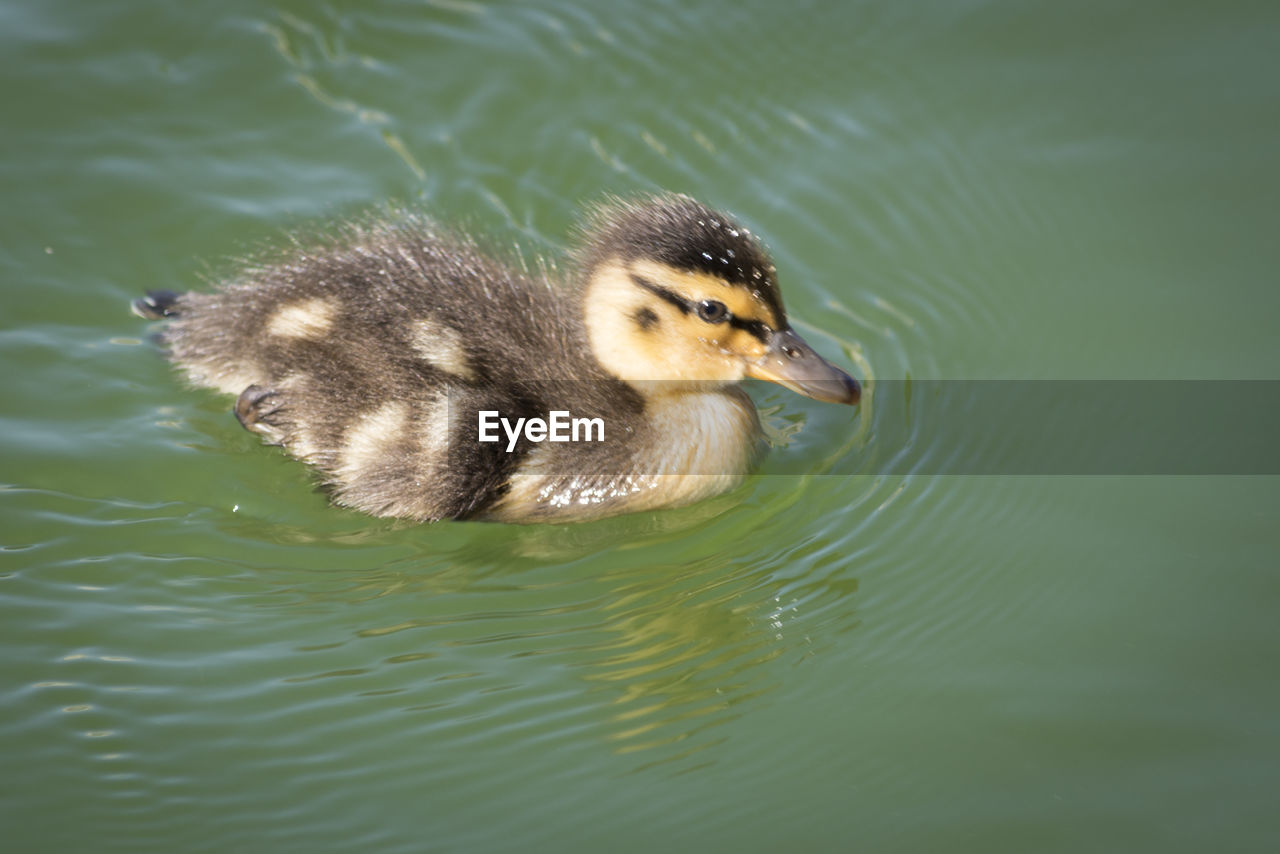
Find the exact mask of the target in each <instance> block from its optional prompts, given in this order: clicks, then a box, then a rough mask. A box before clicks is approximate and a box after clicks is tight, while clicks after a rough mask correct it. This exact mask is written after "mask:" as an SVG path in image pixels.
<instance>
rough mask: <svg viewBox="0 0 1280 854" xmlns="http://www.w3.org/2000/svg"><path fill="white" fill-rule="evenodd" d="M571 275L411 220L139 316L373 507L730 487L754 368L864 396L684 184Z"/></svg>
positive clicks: (599, 228) (459, 510)
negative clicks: (802, 331)
mask: <svg viewBox="0 0 1280 854" xmlns="http://www.w3.org/2000/svg"><path fill="white" fill-rule="evenodd" d="M574 238H575V240H574V244H575V245H574V248H572V249H571V251H570V253H569V255H568V264H567V265H566V266H567V268H568V271H569V272H568V274H567V275H563V276H561V275H558V274H557V273H555V272H554V271H555V269H556V268H555V267H554V266H553V264H552V263H548V262H545V261H544V262H543V263H542V264H541V266H539V267H538V272H536V273H531V272H529V271H528V266H527V265H524V264H521V265H519V267H517V265H515V264H513V263H509V262H506V261H504V260H502V259H500V258H498V257H495V256H494V255H493V254H491V253H490V252H487V251H486V250H484V249H482V248H481V245H480V244H479V243H478V242H477V241H476V240H475V239H474V238H472V237H470V236H469V235H468V234H466V233H465V232H462V231H460V230H455V229H450V228H447V227H445V226H443V225H441V224H439V223H438V222H436V221H435V220H434V219H431V218H429V217H427V216H424V215H422V214H419V213H413V212H408V213H406V212H400V213H396V214H387V213H382V214H373V215H366V216H365V217H364V218H358V219H357V220H356V221H354V222H349V223H345V224H341V225H339V226H338V227H337V228H335V229H331V230H330V231H329V232H328V233H327V234H326V235H325V236H324V237H323V238H319V239H308V238H295V239H294V240H293V241H292V242H291V243H290V244H289V245H288V247H287V248H286V249H284V250H283V251H280V250H277V251H276V252H275V254H273V255H269V256H263V257H258V258H255V259H252V260H250V261H244V262H241V266H240V267H239V268H238V269H237V270H236V271H235V272H234V273H233V274H232V275H231V276H230V277H228V278H227V279H226V280H224V281H222V282H220V283H218V284H217V285H216V286H215V287H214V289H213V290H212V291H189V292H186V293H177V292H174V291H168V290H153V291H148V292H147V294H146V296H145V297H143V298H140V299H137V300H135V301H133V303H132V309H133V312H134V313H135V314H137V315H139V316H141V317H142V318H145V319H147V320H163V321H166V326H165V327H164V328H163V329H162V330H161V331H160V332H159V333H158V335H157V336H156V337H157V340H158V341H159V342H160V345H161V347H162V348H163V350H164V352H165V353H166V355H167V356H168V358H169V359H170V360H171V361H172V362H173V363H174V364H175V365H176V366H177V368H178V369H180V370H181V371H182V373H184V374H185V377H186V379H187V380H188V381H189V382H190V383H191V384H193V385H195V386H200V387H207V388H211V389H215V390H217V391H219V392H223V393H225V394H228V395H233V396H235V404H234V407H233V411H234V413H235V416H236V418H237V419H238V420H239V421H240V423H241V424H242V425H243V426H244V427H245V428H246V429H247V430H249V431H252V432H254V433H256V434H258V435H259V436H260V437H261V438H262V440H263V441H264V442H266V443H267V444H271V445H278V446H282V447H283V448H284V450H285V451H286V452H287V453H289V454H290V455H292V456H294V457H296V458H298V459H299V460H301V461H303V462H304V463H307V464H309V465H310V466H312V467H313V468H314V469H315V470H316V471H317V472H318V473H319V475H320V478H321V481H322V486H323V488H324V489H325V490H326V491H327V492H328V494H329V496H330V498H331V500H332V501H333V502H334V503H336V504H339V505H342V506H346V507H350V508H353V509H356V510H359V511H363V512H365V513H368V514H371V515H373V516H383V517H398V518H405V519H410V520H414V521H419V522H435V521H439V520H445V519H455V520H485V521H495V522H513V523H538V522H549V523H560V522H573V521H582V520H588V519H596V518H600V517H604V516H612V515H616V514H620V513H628V512H636V511H645V510H657V509H662V508H668V507H677V506H682V505H688V504H691V503H694V502H697V501H701V500H703V499H706V498H709V497H711V496H714V495H718V494H720V493H723V492H726V491H728V490H731V489H733V488H734V487H736V486H737V485H738V484H739V483H741V482H742V480H743V479H744V477H745V476H746V475H747V474H748V472H749V471H750V470H751V468H752V467H753V465H754V464H755V463H756V462H757V461H758V459H759V457H760V454H761V452H762V447H763V444H764V442H763V431H762V428H761V422H760V418H759V415H758V413H757V411H756V407H755V405H754V404H753V402H752V400H751V398H750V397H749V396H748V395H747V394H746V392H745V391H744V390H743V388H742V387H741V385H740V383H741V381H742V380H744V379H747V378H755V379H759V380H765V381H769V382H773V383H777V384H779V385H782V386H783V387H785V388H787V389H790V390H791V391H794V392H797V393H799V394H801V395H804V396H806V397H809V398H813V399H815V400H819V401H824V402H831V403H840V404H848V405H853V404H857V403H858V401H859V397H860V386H859V383H858V381H857V380H856V379H854V378H853V377H852V376H851V375H850V374H849V373H847V372H846V371H845V370H843V369H842V368H840V367H837V366H836V365H834V364H833V363H831V362H829V361H827V360H826V359H824V358H823V357H822V356H820V355H819V354H818V353H817V352H816V351H815V350H814V349H813V348H812V347H811V346H810V345H809V344H808V343H806V342H805V341H804V339H803V338H802V337H801V336H800V335H798V334H797V333H796V331H795V329H794V328H793V327H792V326H791V324H790V323H789V321H788V319H787V314H786V311H785V310H784V308H783V302H782V297H781V294H780V291H779V287H778V280H777V278H778V277H777V268H776V266H775V265H774V263H773V262H772V260H771V259H770V256H769V253H768V251H767V250H766V249H765V247H764V244H763V243H762V242H761V240H760V239H759V238H758V237H757V236H756V235H754V234H752V233H751V231H749V230H748V229H747V228H746V227H744V226H743V225H741V224H740V223H739V222H738V221H737V220H735V219H734V218H732V217H731V216H729V215H728V214H725V213H721V212H718V211H716V210H714V209H712V208H710V207H707V206H706V205H704V204H702V203H701V202H698V201H696V200H694V199H693V198H690V197H689V196H685V195H681V194H675V193H660V194H654V195H650V196H643V197H639V198H632V199H619V198H612V197H611V198H608V199H606V200H604V201H602V202H600V203H597V204H596V205H594V206H592V208H591V209H590V210H589V212H588V215H587V216H586V218H585V220H584V222H583V223H582V224H581V225H580V226H579V227H578V228H577V231H576V233H575V235H574Z"/></svg>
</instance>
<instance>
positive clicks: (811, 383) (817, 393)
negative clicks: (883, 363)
mask: <svg viewBox="0 0 1280 854" xmlns="http://www.w3.org/2000/svg"><path fill="white" fill-rule="evenodd" d="M747 376H749V377H752V378H754V379H758V380H767V381H768V382H771V383H777V384H778V385H780V386H783V387H784V388H789V389H791V390H792V391H794V392H796V393H797V394H803V395H804V396H805V397H811V398H813V399H814V400H820V401H822V402H824V403H847V404H850V405H852V404H855V403H857V402H858V400H859V399H860V398H861V397H862V387H861V386H859V385H858V381H857V380H855V379H854V378H853V377H851V376H849V375H848V374H847V373H845V372H844V371H843V370H841V369H840V368H838V367H836V366H835V365H833V364H831V363H830V362H828V361H827V360H826V359H824V358H822V357H821V356H819V355H818V354H817V352H816V351H815V350H814V349H813V348H812V347H810V346H809V344H808V342H806V341H805V340H804V339H803V338H801V337H800V336H799V335H797V334H796V333H795V332H794V331H793V330H791V329H784V330H782V331H780V332H775V333H774V334H773V337H772V339H771V340H770V341H769V348H768V350H766V351H765V354H764V356H763V357H762V358H760V359H759V360H757V361H755V362H751V363H749V364H748V365H747Z"/></svg>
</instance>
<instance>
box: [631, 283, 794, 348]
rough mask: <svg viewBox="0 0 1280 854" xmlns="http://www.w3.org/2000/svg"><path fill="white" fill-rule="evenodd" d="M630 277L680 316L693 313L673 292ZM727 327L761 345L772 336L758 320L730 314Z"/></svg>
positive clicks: (687, 303)
mask: <svg viewBox="0 0 1280 854" xmlns="http://www.w3.org/2000/svg"><path fill="white" fill-rule="evenodd" d="M630 275H631V281H632V282H634V283H635V284H636V285H638V286H639V287H642V288H644V289H645V290H646V291H649V292H650V293H653V294H657V295H658V296H660V297H662V298H663V299H664V300H666V301H667V302H669V303H671V304H672V305H674V306H675V307H676V308H678V309H680V313H681V314H689V313H690V312H692V311H693V303H692V302H691V301H689V300H687V299H685V298H684V297H682V296H680V295H679V294H677V293H676V292H675V291H672V290H668V289H667V288H664V287H663V286H662V285H660V284H658V283H657V282H651V281H649V280H648V279H646V278H645V277H644V276H637V275H636V274H635V273H631V274H630ZM729 325H730V326H732V327H733V328H734V329H741V330H742V331H743V332H746V333H747V334H748V335H751V336H752V337H754V338H756V339H758V340H759V341H760V343H762V344H768V343H769V338H770V336H772V335H773V330H772V329H770V328H769V327H768V325H767V324H765V323H763V322H762V321H759V320H743V319H742V318H740V317H734V316H733V315H732V314H730V315H729Z"/></svg>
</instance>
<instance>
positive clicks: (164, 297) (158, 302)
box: [129, 291, 179, 320]
mask: <svg viewBox="0 0 1280 854" xmlns="http://www.w3.org/2000/svg"><path fill="white" fill-rule="evenodd" d="M178 296H179V294H178V293H177V292H176V291H147V295H146V296H145V297H141V298H140V299H136V300H134V301H133V302H132V303H130V304H129V307H130V308H131V309H132V310H133V313H134V314H136V315H138V317H141V318H144V319H146V320H160V319H161V318H165V317H177V316H178V308H177V302H178Z"/></svg>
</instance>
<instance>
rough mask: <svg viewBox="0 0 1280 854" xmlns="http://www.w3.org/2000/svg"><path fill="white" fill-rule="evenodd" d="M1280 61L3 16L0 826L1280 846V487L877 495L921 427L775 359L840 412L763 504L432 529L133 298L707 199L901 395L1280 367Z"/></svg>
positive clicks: (1267, 481) (602, 28) (454, 13)
mask: <svg viewBox="0 0 1280 854" xmlns="http://www.w3.org/2000/svg"><path fill="white" fill-rule="evenodd" d="M1278 50H1280V7H1277V6H1275V5H1274V4H1263V3H1244V2H1240V3H1219V4H1205V3H1191V2H1171V3H1132V4H1119V3H1113V2H1107V0H1089V1H1088V2H1083V3H1051V2H1029V3H1028V2H1011V0H991V2H953V0H934V2H912V3H893V2H889V0H874V2H873V0H866V2H852V3H840V4H837V3H813V4H804V5H796V4H783V3H770V2H763V0H759V2H746V3H728V2H725V3H701V4H679V3H673V2H669V0H668V1H667V2H659V3H641V2H631V3H623V2H619V3H587V2H578V3H571V2H556V0H531V2H506V3H492V4H490V3H482V2H466V0H462V1H461V2H459V0H438V1H437V2H423V3H412V2H379V3H357V2H350V0H330V2H326V3H323V4H315V3H305V2H286V3H249V2H243V0H234V2H223V3H172V2H156V0H135V2H129V3H91V2H70V0H40V2H33V0H18V2H13V0H9V2H4V3H2V4H0V81H2V83H3V85H2V86H0V107H2V111H0V115H2V116H3V129H2V130H0V174H2V183H0V186H3V188H4V201H5V204H4V205H3V208H0V234H2V235H3V241H2V242H0V300H2V303H0V313H2V317H3V322H2V323H0V358H2V359H3V362H2V364H3V368H4V369H3V375H2V376H0V483H3V484H4V486H3V488H0V653H2V655H0V709H3V715H2V716H0V762H2V767H3V771H2V773H0V836H2V838H3V840H4V842H3V848H4V850H5V851H6V852H37V851H39V852H44V851H49V852H53V851H57V852H62V851H113V852H138V851H156V852H177V851H219V852H222V851H264V852H265V851H310V852H315V851H326V852H327V851H333V852H351V851H404V852H416V851H547V852H558V851H576V850H581V851H595V850H616V851H651V850H667V849H673V850H746V851H773V850H797V851H820V850H864V851H890V850H893V851H929V850H946V851H973V852H989V851H993V850H1001V851H1084V850H1089V851H1092V850H1124V851H1170V850H1178V851H1204V850H1215V851H1217V850H1224V851H1270V850H1273V849H1274V846H1275V843H1276V839H1277V838H1280V820H1278V819H1277V818H1276V811H1275V798H1276V792H1277V789H1278V786H1280V680H1277V678H1276V661H1277V652H1278V647H1280V621H1278V620H1277V619H1276V615H1275V611H1276V603H1277V602H1278V601H1280V575H1278V573H1277V563H1280V561H1278V555H1280V548H1278V546H1280V533H1277V531H1280V525H1278V521H1280V520H1278V517H1280V480H1278V479H1277V478H1275V477H1262V476H1255V477H1249V476H1234V477H1219V476H1200V477H1186V476H1156V477H1124V476H1105V475H1103V476H1090V477H1072V476H1047V475H1040V476H1037V475H1034V474H1032V475H1023V476H1016V477H1015V476H965V477H959V476H955V477H941V476H931V475H929V474H928V473H924V472H919V471H907V472H905V473H897V474H893V475H865V476H852V475H838V476H837V475H834V474H826V473H828V472H836V471H860V470H861V469H860V468H859V467H858V465H856V464H851V463H850V457H849V455H875V454H879V455H882V456H891V455H892V454H893V453H894V450H895V449H894V448H892V447H885V446H884V445H885V444H886V443H887V440H884V437H883V436H881V437H880V439H881V440H882V441H881V444H880V445H877V441H878V440H877V436H878V434H876V433H875V432H874V431H873V432H872V433H871V434H870V435H869V436H868V437H867V441H866V442H863V443H853V444H852V445H851V444H849V443H847V442H846V441H845V439H846V436H847V435H848V434H850V432H851V431H852V430H854V429H855V428H856V426H857V425H858V424H859V423H860V422H859V420H858V419H853V420H848V419H849V414H850V413H849V410H840V411H839V416H838V417H839V418H841V419H845V421H843V422H838V421H836V420H835V419H836V417H837V416H836V415H834V414H833V413H834V411H835V410H833V409H832V408H830V407H824V406H823V405H822V404H818V403H814V402H812V401H808V400H804V399H800V398H798V397H796V396H794V395H790V394H788V393H787V392H785V391H783V390H780V389H775V388H772V387H767V388H766V387H758V388H754V389H753V390H752V391H753V394H756V395H757V397H758V399H759V400H760V401H761V403H762V404H763V405H765V406H767V407H781V408H780V410H778V411H777V412H776V413H775V414H774V416H773V417H774V418H776V419H778V420H780V421H781V422H784V423H789V424H796V425H801V429H800V432H799V433H798V435H796V436H795V437H794V441H793V442H792V444H791V445H790V446H789V447H786V448H782V449H779V450H777V451H775V453H774V456H773V457H772V458H771V459H770V461H769V462H768V463H767V464H766V468H765V472H766V474H764V475H763V476H760V477H757V478H756V479H754V480H752V481H751V482H750V483H749V484H748V485H746V486H745V487H744V488H742V489H741V490H739V491H738V492H736V493H734V494H732V495H731V496H728V497H726V498H723V499H720V500H717V501H713V502H710V503H708V504H704V505H700V506H698V507H695V508H692V509H688V510H683V511H677V512H668V513H660V514H645V515H639V516H633V517H624V518H619V519H614V520H607V521H604V522H600V523H594V524H590V525H582V526H569V527H558V528H555V527H544V528H537V527H533V528H511V527H502V526H494V525H478V524H441V525H436V526H413V525H408V524H404V523H398V522H389V521H386V520H376V519H371V518H368V517H364V516H361V515H359V514H355V513H352V512H348V511H344V510H339V509H335V508H332V507H330V506H329V505H328V504H327V503H326V501H325V499H324V497H323V496H322V495H320V494H319V493H318V492H316V491H315V489H314V487H313V482H312V480H311V479H310V477H309V475H308V473H307V471H306V470H305V469H304V467H302V466H301V465H299V464H298V463H296V462H293V461H291V460H288V459H287V458H285V457H283V456H282V455H281V454H280V453H278V452H277V451H276V450H274V449H270V448H265V447H262V446H261V445H259V443H258V441H257V440H256V439H255V438H254V437H252V436H251V435H249V434H248V433H246V432H244V431H243V430H241V429H240V427H239V426H238V425H237V424H236V422H235V420H234V419H233V418H232V417H231V416H230V414H229V401H227V400H226V399H223V398H219V397H218V396H216V395H213V394H211V393H207V392H199V391H192V390H188V389H185V388H183V387H182V386H181V384H180V383H179V381H178V380H177V379H176V377H175V376H174V374H173V373H172V372H171V370H170V369H169V367H168V365H167V364H166V363H165V362H164V361H163V360H162V359H161V358H160V357H159V356H158V355H157V353H156V351H155V349H154V347H153V346H152V345H151V344H150V343H149V342H148V341H147V334H148V332H147V326H146V325H145V324H144V323H142V322H141V321H139V320H137V319H136V318H133V317H131V316H130V315H129V314H128V313H127V311H126V304H127V301H128V300H129V299H131V298H132V297H134V296H136V295H138V294H139V293H140V292H141V291H142V290H143V289H145V288H149V287H152V288H154V287H170V288H177V289H185V288H188V287H197V286H201V282H202V281H203V280H204V277H206V276H212V277H216V276H218V275H219V274H220V273H222V272H225V271H226V270H228V269H230V267H231V263H230V262H229V261H228V260H227V259H229V258H232V257H234V256H235V255H237V254H239V253H243V252H246V251H248V250H251V249H253V248H254V247H256V246H258V245H260V244H261V243H262V242H263V241H267V242H270V241H272V240H275V239H279V237H280V235H281V234H283V233H284V232H285V231H287V230H288V229H290V228H293V227H298V226H307V225H310V224H314V223H315V222H317V221H323V220H325V219H329V218H334V217H340V216H343V215H348V214H352V213H355V212H358V211H360V210H363V209H365V208H367V207H370V206H374V205H377V204H380V203H382V202H384V201H385V200H388V199H391V200H396V201H399V202H401V203H409V204H415V205H419V206H421V207H424V208H426V209H427V210H430V211H432V212H434V213H435V214H437V215H440V216H442V217H445V218H448V219H451V220H456V221H461V222H463V223H465V224H467V225H468V226H469V227H470V228H472V229H474V230H476V231H479V232H483V233H486V234H489V235H491V236H492V239H493V240H494V241H496V242H499V243H501V244H504V245H509V244H511V243H512V242H516V241H518V242H519V243H520V245H521V246H522V247H523V250H524V252H525V254H526V256H527V257H532V256H533V255H535V254H539V253H544V254H552V255H555V254H556V253H558V252H560V251H561V250H562V249H563V246H564V242H565V237H564V236H565V234H566V233H567V231H568V229H569V227H570V225H571V223H572V222H573V221H574V220H575V218H576V216H577V214H578V211H579V210H580V207H579V206H580V204H581V203H583V202H584V201H589V200H591V199H594V198H598V197H599V196H600V195H601V194H602V193H605V192H615V193H634V192H642V191H650V190H654V189H658V188H666V189H674V190H680V191H684V192H688V193H691V194H693V195H695V196H697V197H699V198H701V199H703V200H705V201H707V202H709V203H711V204H714V205H717V206H720V207H724V208H728V209H730V210H732V211H734V212H735V213H736V214H737V215H738V216H739V217H740V218H742V219H743V220H744V221H746V222H747V224H748V225H749V226H750V227H751V228H752V229H753V230H754V231H756V232H758V233H759V234H761V235H762V236H763V237H764V238H765V240H766V241H767V242H768V243H769V244H770V245H771V247H772V248H773V251H774V253H775V256H776V259H777V261H778V266H779V270H780V274H781V277H782V282H783V288H784V293H785V296H786V299H787V302H788V307H789V310H790V312H791V314H792V315H794V316H795V317H796V318H797V319H798V320H799V321H803V322H804V323H807V324H808V326H806V327H803V328H804V329H805V330H806V334H807V335H808V336H809V337H811V338H812V339H813V340H814V342H815V343H816V344H818V346H819V347H820V348H822V349H824V351H825V352H827V353H828V354H829V355H830V356H832V358H834V359H836V360H838V361H842V362H844V363H845V364H851V363H852V353H851V352H850V351H849V350H847V349H846V350H845V352H843V353H841V350H842V348H845V347H848V346H853V345H856V346H859V347H860V348H861V354H862V356H863V357H864V358H865V360H866V362H867V364H869V365H871V366H872V368H873V370H874V373H875V375H876V376H877V377H878V378H880V379H882V380H895V381H897V380H904V379H907V378H912V379H914V380H922V379H940V380H952V379H1025V380H1046V379H1077V380H1081V379H1083V380H1093V379H1162V380H1182V379H1197V380H1218V379H1272V380H1274V379H1280V358H1278V357H1280V343H1277V335H1276V323H1277V318H1280V288H1278V287H1277V286H1276V285H1277V282H1276V277H1277V272H1276V271H1277V270H1280V241H1277V240H1276V233H1277V224H1278V217H1277V212H1276V200H1277V199H1278V198H1280V162H1278V161H1277V151H1280V62H1278V61H1277V56H1278V55H1280V53H1278ZM842 342H844V343H842ZM1187 405H1188V406H1189V407H1194V406H1195V401H1194V400H1190V401H1188V403H1187ZM1103 414H1104V413H1099V417H1102V415H1103ZM862 417H867V412H866V408H865V407H864V410H863V412H862V414H861V415H860V416H859V418H862ZM930 424H931V425H940V426H937V428H936V429H939V430H945V428H946V420H945V419H941V420H938V419H934V420H931V421H930ZM931 429H934V428H933V427H931ZM912 440H913V441H914V442H916V443H917V447H916V449H915V451H916V453H917V454H918V456H919V457H920V458H922V459H924V458H927V456H928V454H927V450H928V448H930V447H932V445H933V443H939V446H941V445H942V443H944V437H942V436H932V435H916V436H914V437H912ZM992 441H994V442H1001V443H1006V444H1008V445H1010V446H1012V447H1015V448H1016V447H1018V446H1019V445H1020V443H1024V442H1027V441H1031V437H1028V436H1026V435H1025V433H1024V432H1022V431H1020V430H1019V425H1018V424H1017V423H1016V422H1015V423H1010V424H1009V425H1008V431H1007V433H1002V434H1001V435H998V436H994V437H992ZM1160 441H1161V439H1160V436H1158V435H1157V436H1153V437H1152V442H1157V443H1158V442H1160ZM1205 441H1210V442H1211V441H1212V437H1206V440H1205ZM921 449H923V450H921ZM855 459H861V457H856V458H855ZM779 472H783V473H781V474H780V473H779ZM794 472H801V473H802V474H801V475H796V474H791V473H794Z"/></svg>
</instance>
